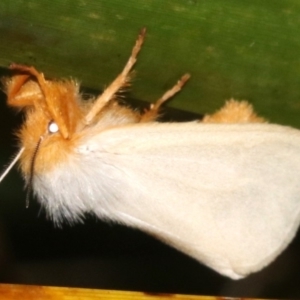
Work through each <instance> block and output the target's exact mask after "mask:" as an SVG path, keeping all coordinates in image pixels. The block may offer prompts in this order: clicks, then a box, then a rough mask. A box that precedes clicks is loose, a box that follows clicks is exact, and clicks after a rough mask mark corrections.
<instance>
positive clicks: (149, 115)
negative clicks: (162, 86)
mask: <svg viewBox="0 0 300 300" xmlns="http://www.w3.org/2000/svg"><path fill="white" fill-rule="evenodd" d="M190 77H191V75H190V74H188V73H186V74H184V75H183V76H182V77H181V78H180V79H179V80H178V81H177V83H176V84H175V85H174V86H173V87H172V88H171V89H169V90H168V91H166V92H165V93H164V94H163V95H162V97H160V98H159V99H158V100H157V101H156V102H155V103H152V104H151V105H150V109H149V110H147V111H146V112H145V113H144V114H143V115H142V117H141V120H140V122H149V121H152V120H154V119H155V118H156V117H157V115H158V111H159V109H160V107H161V106H162V104H164V103H165V102H166V101H167V100H169V99H170V98H172V97H173V96H174V95H175V94H177V93H178V92H179V91H180V90H181V89H182V87H183V86H184V85H185V83H186V82H187V81H188V80H189V79H190Z"/></svg>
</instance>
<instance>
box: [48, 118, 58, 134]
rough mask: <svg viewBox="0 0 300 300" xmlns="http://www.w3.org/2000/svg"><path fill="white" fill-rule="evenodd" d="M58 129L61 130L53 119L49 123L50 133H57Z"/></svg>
mask: <svg viewBox="0 0 300 300" xmlns="http://www.w3.org/2000/svg"><path fill="white" fill-rule="evenodd" d="M58 130H59V128H58V125H57V124H56V123H55V122H54V121H51V122H50V123H49V125H48V131H49V133H56V132H58Z"/></svg>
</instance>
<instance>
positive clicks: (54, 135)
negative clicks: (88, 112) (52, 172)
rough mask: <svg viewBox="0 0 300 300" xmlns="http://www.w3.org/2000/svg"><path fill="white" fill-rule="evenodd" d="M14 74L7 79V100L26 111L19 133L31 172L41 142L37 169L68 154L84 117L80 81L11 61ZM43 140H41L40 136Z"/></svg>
mask: <svg viewBox="0 0 300 300" xmlns="http://www.w3.org/2000/svg"><path fill="white" fill-rule="evenodd" d="M10 69H11V70H12V71H13V75H12V76H11V78H9V79H5V81H4V86H5V91H6V94H7V104H8V105H9V106H12V107H15V108H19V109H21V110H22V111H24V113H25V120H24V122H23V124H22V126H21V129H20V130H19V132H18V133H17V135H18V137H19V139H20V143H21V147H23V148H24V153H23V154H22V157H21V169H22V171H23V173H24V174H25V175H26V174H28V173H30V169H31V161H32V160H33V156H34V153H35V151H36V147H37V145H39V148H40V149H39V153H38V154H39V155H37V157H36V170H37V171H38V170H39V169H40V171H45V170H47V169H49V167H50V164H51V162H54V161H59V158H60V157H61V156H62V155H63V156H64V155H65V151H67V149H68V147H70V143H71V141H72V139H73V137H74V135H75V133H76V129H77V128H78V125H79V123H80V122H81V119H82V113H81V109H80V106H79V93H78V84H77V83H76V82H74V81H50V80H46V79H45V77H44V75H43V74H42V73H39V72H38V71H37V70H36V69H35V68H33V67H27V66H23V65H11V66H10ZM41 138H42V139H43V142H42V143H39V140H40V139H41Z"/></svg>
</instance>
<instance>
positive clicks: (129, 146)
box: [1, 30, 300, 279]
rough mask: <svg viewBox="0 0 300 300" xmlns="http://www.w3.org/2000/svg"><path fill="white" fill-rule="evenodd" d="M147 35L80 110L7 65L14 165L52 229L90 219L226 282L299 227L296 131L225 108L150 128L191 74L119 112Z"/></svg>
mask: <svg viewBox="0 0 300 300" xmlns="http://www.w3.org/2000/svg"><path fill="white" fill-rule="evenodd" d="M144 35H145V30H143V31H142V32H141V34H140V35H139V38H138V40H137V42H136V44H135V46H134V48H133V51H132V54H131V56H130V58H129V61H128V62H127V64H126V66H125V68H124V70H123V71H122V73H121V74H120V75H119V76H118V77H117V78H116V79H115V80H114V81H113V83H112V84H111V85H109V87H108V88H107V89H106V90H105V91H104V92H103V93H102V94H101V95H100V96H99V97H98V98H97V99H91V100H90V101H87V102H86V101H84V100H82V98H81V95H80V94H79V92H78V84H77V83H76V82H72V81H50V80H45V78H44V76H43V74H42V73H39V72H37V71H36V70H35V69H34V68H33V67H26V66H19V65H13V66H11V69H12V70H13V72H14V74H13V76H12V77H11V78H10V79H7V80H6V82H5V86H6V92H7V96H8V105H11V106H15V107H17V108H22V109H23V110H24V112H25V121H24V123H23V125H22V127H21V129H20V130H19V133H18V137H19V139H20V152H19V154H18V156H17V158H16V159H15V160H14V162H15V161H17V160H18V161H20V166H21V170H22V173H23V176H24V178H25V181H26V182H27V184H28V185H31V186H32V189H33V192H34V194H35V195H36V196H37V198H38V200H39V201H40V202H41V204H42V205H43V206H44V207H45V209H46V211H47V213H48V215H49V216H50V217H51V218H52V219H53V221H54V222H56V223H61V222H62V221H63V220H66V221H68V222H71V223H72V222H75V221H78V220H81V219H82V218H84V215H85V214H86V213H92V214H94V215H96V216H97V217H99V218H102V219H107V220H112V221H115V222H118V223H122V224H125V225H128V226H131V227H135V228H139V229H141V230H143V231H145V232H147V233H149V234H151V235H154V236H156V237H157V238H159V239H161V240H162V241H164V242H165V243H167V244H169V245H171V246H173V247H175V248H177V249H178V250H180V251H182V252H184V253H186V254H188V255H190V256H192V257H194V258H195V259H196V260H198V261H200V262H202V263H203V264H205V265H207V266H208V267H210V268H212V269H214V270H216V271H217V272H219V273H221V274H223V275H226V276H228V277H231V278H233V279H239V278H243V277H245V276H247V275H248V274H250V273H252V272H256V271H259V270H261V269H262V268H263V267H265V266H266V265H268V264H269V263H270V262H272V261H273V260H274V259H275V258H276V257H277V256H278V255H279V254H280V253H281V252H282V251H283V250H284V249H285V248H286V247H287V245H288V244H289V243H290V241H291V240H292V239H293V237H294V236H295V233H296V231H297V228H298V225H299V218H300V203H299V200H300V180H299V174H300V131H299V130H296V129H293V128H289V127H285V126H280V125H274V124H267V123H266V122H264V120H263V119H262V118H259V117H257V116H256V115H255V113H254V112H253V110H252V106H251V105H249V104H247V103H246V102H236V101H234V100H231V101H229V102H227V104H226V105H225V107H224V108H223V109H221V110H220V111H219V112H217V113H216V114H214V115H212V116H206V117H205V118H204V120H203V121H202V122H197V121H195V122H187V123H159V122H157V121H155V120H156V117H157V114H158V110H159V107H160V105H161V104H162V103H163V102H164V101H166V100H167V99H168V98H170V97H171V96H173V95H174V94H175V93H176V92H178V91H179V90H180V89H181V87H182V86H183V84H184V83H185V81H186V80H187V79H188V77H189V76H188V75H185V76H183V77H182V79H181V80H180V81H179V82H178V83H177V84H176V85H175V86H174V87H173V88H172V89H171V90H169V91H168V92H167V93H166V94H165V95H164V96H163V97H162V98H161V99H159V100H158V101H157V102H156V103H155V104H153V105H152V106H151V108H150V109H149V110H148V111H146V112H144V113H139V112H137V111H133V110H131V109H129V108H127V107H125V106H122V105H120V104H119V103H118V102H117V100H116V96H115V94H116V92H117V91H118V90H120V89H121V88H122V87H124V86H125V85H127V84H128V80H129V79H128V74H129V72H130V70H131V68H132V66H133V65H134V63H135V61H136V56H137V54H138V52H139V50H140V48H141V45H142V42H143V40H144ZM14 162H13V163H12V165H13V164H14ZM6 173H7V172H5V173H4V175H3V176H2V178H3V177H4V176H5V174H6ZM2 178H1V179H2Z"/></svg>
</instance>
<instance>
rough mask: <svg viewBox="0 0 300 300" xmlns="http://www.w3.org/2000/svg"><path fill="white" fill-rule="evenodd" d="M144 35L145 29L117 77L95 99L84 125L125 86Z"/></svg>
mask: <svg viewBox="0 0 300 300" xmlns="http://www.w3.org/2000/svg"><path fill="white" fill-rule="evenodd" d="M145 35H146V28H143V29H142V30H141V31H140V33H139V36H138V38H137V40H136V42H135V45H134V47H133V49H132V52H131V55H130V57H129V59H128V61H127V63H126V65H125V67H124V69H123V71H122V72H121V73H120V74H119V75H118V77H117V78H116V79H115V80H114V81H113V82H112V83H111V84H110V85H109V86H108V87H107V88H106V89H105V90H104V92H103V93H102V94H101V95H100V96H99V97H98V98H97V99H96V101H95V104H94V105H93V107H92V108H91V110H90V111H89V112H88V114H87V115H86V117H85V125H88V124H90V123H91V122H92V121H93V119H94V117H95V116H96V115H97V114H98V113H99V111H101V109H102V108H103V107H104V106H105V105H106V104H107V103H108V102H109V101H110V100H111V99H112V98H113V96H114V95H115V93H116V92H117V91H118V90H119V89H120V88H121V87H122V86H124V85H125V84H126V82H127V81H128V74H129V72H130V70H131V69H132V67H133V66H134V64H135V63H136V60H137V55H138V53H139V52H140V50H141V47H142V44H143V42H144V39H145Z"/></svg>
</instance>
